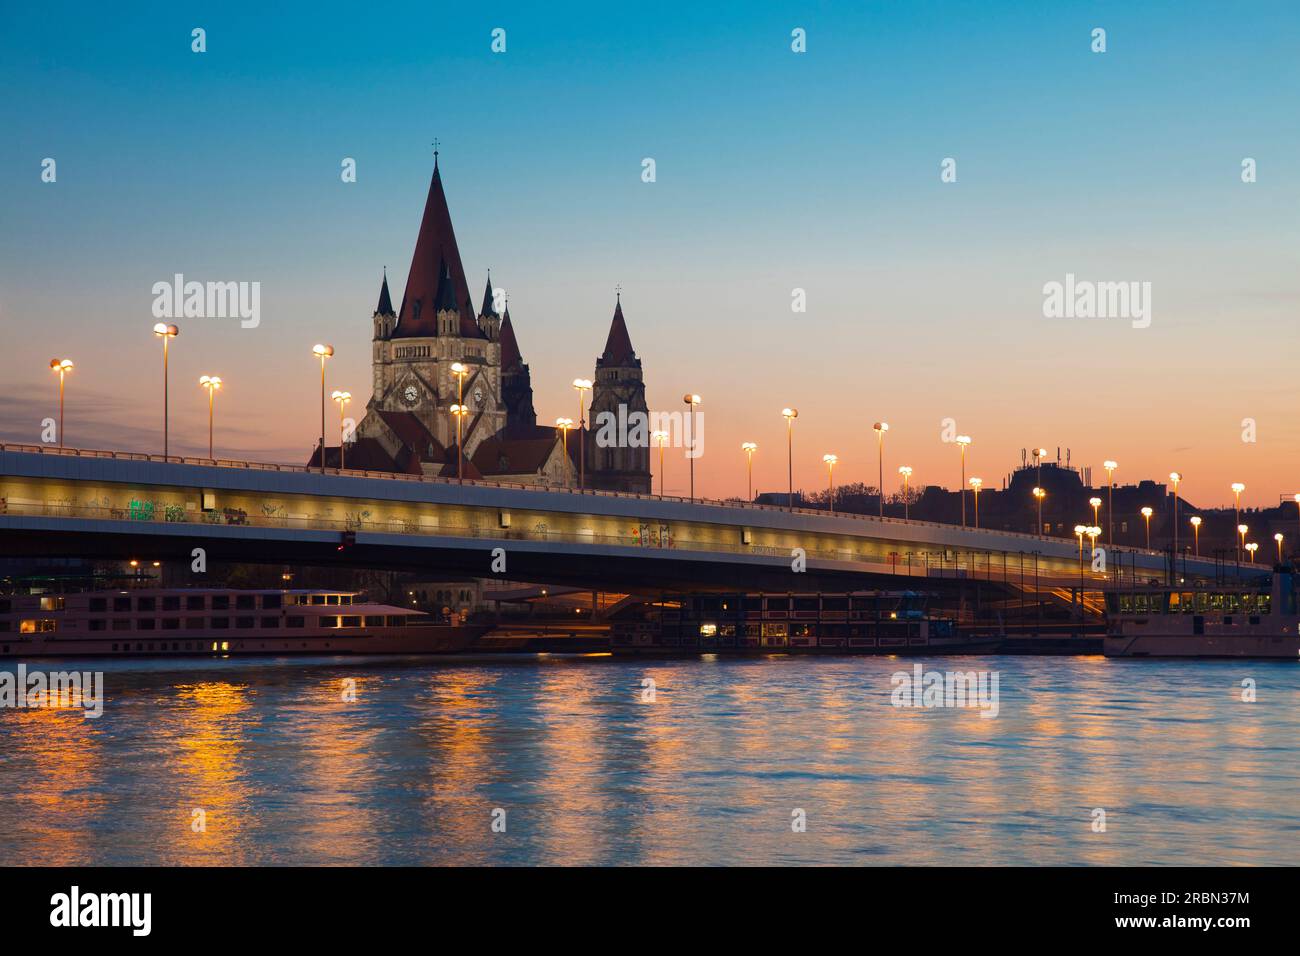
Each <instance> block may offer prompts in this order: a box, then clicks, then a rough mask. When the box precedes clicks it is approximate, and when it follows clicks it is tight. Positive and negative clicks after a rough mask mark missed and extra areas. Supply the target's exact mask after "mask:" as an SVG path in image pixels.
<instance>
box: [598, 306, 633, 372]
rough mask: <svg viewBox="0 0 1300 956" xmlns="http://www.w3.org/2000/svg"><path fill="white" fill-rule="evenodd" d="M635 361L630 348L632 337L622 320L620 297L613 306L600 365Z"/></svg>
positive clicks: (618, 364) (626, 363) (624, 363)
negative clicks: (612, 317)
mask: <svg viewBox="0 0 1300 956" xmlns="http://www.w3.org/2000/svg"><path fill="white" fill-rule="evenodd" d="M636 361H637V357H636V352H635V351H634V350H633V348H632V337H631V336H630V335H628V334H627V323H626V322H625V321H623V302H622V300H621V299H620V300H619V302H618V303H617V304H616V305H615V306H614V321H613V322H611V323H610V324H609V338H608V339H606V340H605V352H604V354H603V355H601V357H600V364H601V365H614V366H623V365H632V364H634V363H635V362H636Z"/></svg>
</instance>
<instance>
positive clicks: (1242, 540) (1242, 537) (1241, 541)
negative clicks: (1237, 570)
mask: <svg viewBox="0 0 1300 956" xmlns="http://www.w3.org/2000/svg"><path fill="white" fill-rule="evenodd" d="M1249 530H1250V528H1249V527H1247V526H1246V525H1244V524H1239V525H1237V563H1238V564H1241V549H1242V548H1244V547H1245V546H1246V532H1247V531H1249Z"/></svg>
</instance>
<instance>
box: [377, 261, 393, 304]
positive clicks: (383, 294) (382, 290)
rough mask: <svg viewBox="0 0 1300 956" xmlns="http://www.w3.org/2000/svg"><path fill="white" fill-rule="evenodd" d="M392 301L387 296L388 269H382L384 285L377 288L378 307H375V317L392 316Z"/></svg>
mask: <svg viewBox="0 0 1300 956" xmlns="http://www.w3.org/2000/svg"><path fill="white" fill-rule="evenodd" d="M393 314H394V313H393V299H392V297H391V296H390V295H389V294H388V267H387V266H385V267H384V284H383V285H381V286H380V287H379V305H377V306H375V315H393Z"/></svg>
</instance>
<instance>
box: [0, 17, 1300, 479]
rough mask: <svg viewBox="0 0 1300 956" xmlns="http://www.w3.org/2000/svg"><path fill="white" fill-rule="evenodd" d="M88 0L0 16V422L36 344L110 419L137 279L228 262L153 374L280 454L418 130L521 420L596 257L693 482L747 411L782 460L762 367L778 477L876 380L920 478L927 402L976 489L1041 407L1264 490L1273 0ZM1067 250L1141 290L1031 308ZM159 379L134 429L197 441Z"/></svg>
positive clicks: (397, 196)
mask: <svg viewBox="0 0 1300 956" xmlns="http://www.w3.org/2000/svg"><path fill="white" fill-rule="evenodd" d="M120 6H121V5H119V7H120ZM119 7H103V6H100V5H90V4H59V3H53V4H45V5H41V6H39V7H38V6H24V7H19V6H18V5H16V4H13V3H10V4H7V5H6V6H5V8H4V10H3V13H2V14H0V82H2V84H3V88H4V90H5V96H4V97H3V98H2V99H0V119H3V125H4V129H5V130H6V132H7V135H6V136H5V137H4V138H3V140H2V141H0V216H3V223H4V225H3V228H2V229H0V321H2V322H3V328H4V330H5V338H6V341H7V343H8V344H7V347H6V350H5V351H6V354H5V355H4V356H0V375H2V376H3V377H2V378H0V381H4V382H6V383H7V384H5V385H3V386H0V393H3V394H0V397H3V398H4V401H5V407H6V408H8V409H9V410H10V411H9V412H8V413H5V414H4V415H3V416H0V435H3V436H4V437H7V438H9V439H13V440H27V441H31V440H35V436H36V432H37V429H38V427H39V418H40V417H41V416H43V415H44V414H46V413H47V412H48V407H47V406H48V405H49V389H50V382H49V375H48V372H47V370H45V368H44V365H45V364H46V363H47V362H48V359H49V357H50V356H51V355H55V354H60V355H62V354H68V355H71V356H72V357H74V358H75V359H77V360H78V366H79V367H78V370H77V372H76V373H75V374H76V377H75V379H74V380H73V381H72V382H71V383H70V391H69V405H68V409H69V424H68V438H69V440H70V441H71V442H73V443H75V444H83V445H95V444H110V443H111V444H126V445H136V446H139V447H142V448H148V447H149V445H150V444H151V443H153V442H154V437H153V436H154V434H155V433H156V431H157V427H156V423H155V422H154V418H155V417H156V416H154V415H153V414H152V413H153V408H154V406H156V395H155V393H156V392H157V388H155V387H154V386H155V384H156V383H155V381H154V380H155V379H156V377H157V373H156V370H155V368H154V366H155V364H156V356H155V355H154V348H155V345H156V343H155V342H154V341H153V339H152V336H150V335H149V334H148V328H149V326H150V325H151V324H152V321H153V319H152V317H151V316H150V315H149V305H150V303H151V301H152V295H151V293H150V287H151V285H152V284H153V283H154V282H156V281H159V280H160V279H167V278H169V277H170V276H171V275H172V274H173V273H175V272H183V273H185V274H186V275H187V276H189V277H192V278H199V279H234V280H258V281H261V283H262V309H263V323H262V326H261V327H260V328H259V329H257V330H240V329H239V328H238V326H237V324H235V323H230V322H225V323H223V322H221V321H220V320H197V321H191V322H190V323H189V324H188V325H187V326H186V328H185V329H184V335H183V337H182V339H181V340H179V342H178V343H177V344H178V348H177V355H176V358H177V366H176V367H175V370H176V374H177V376H178V378H177V381H185V383H186V385H187V386H188V384H189V379H191V378H197V375H198V374H200V373H202V372H210V371H211V372H219V373H220V374H222V376H223V378H225V379H226V380H227V382H228V383H229V384H230V388H229V390H228V393H227V394H226V395H223V396H222V398H223V399H224V404H223V407H222V410H221V414H222V415H224V416H226V417H225V418H219V420H218V421H219V430H220V429H221V426H222V423H223V422H224V423H225V427H226V432H225V437H226V444H227V446H228V449H229V451H230V452H231V453H232V454H235V453H238V454H247V455H249V456H253V457H280V458H287V459H289V460H301V459H303V458H305V456H306V453H307V450H309V449H310V446H311V443H312V435H313V434H314V428H315V426H314V422H315V416H316V415H317V414H318V412H317V411H316V405H315V404H314V398H313V390H312V381H313V379H312V368H313V366H312V364H311V360H310V356H309V355H308V354H307V349H308V348H309V347H310V344H311V343H312V342H314V341H317V340H321V339H324V340H327V341H331V342H333V344H334V345H335V347H336V349H337V350H338V353H339V354H338V359H337V361H336V362H335V364H334V366H333V367H332V369H331V374H332V375H333V376H334V377H335V380H336V381H337V382H338V383H339V384H340V385H341V386H344V387H349V388H350V389H351V390H352V391H353V392H354V393H357V394H359V395H361V396H365V395H368V382H369V368H368V363H369V315H370V312H371V310H372V309H373V307H374V301H375V297H376V294H377V290H378V284H379V278H380V271H381V268H382V267H383V266H384V265H385V264H386V265H387V266H388V267H389V275H390V279H391V281H392V284H393V292H394V297H395V298H396V297H400V295H401V289H402V286H403V284H404V281H405V275H406V270H407V268H408V266H409V262H410V255H411V250H412V246H413V243H414V239H415V232H416V228H417V225H418V222H419V216H420V212H421V206H422V203H423V199H424V195H425V192H426V190H427V187H428V177H429V173H430V168H431V145H430V144H431V143H432V141H433V139H434V137H437V138H438V139H439V140H440V141H441V144H442V153H441V161H442V167H443V173H444V179H445V183H446V188H447V193H448V199H449V201H450V204H451V211H452V215H453V218H454V221H455V225H456V230H457V237H458V239H459V242H460V247H461V252H462V256H463V258H464V262H465V267H466V270H467V272H468V274H469V279H470V285H471V287H472V288H473V289H474V290H475V292H476V294H477V292H478V290H479V289H481V287H482V285H483V281H484V278H485V275H486V270H487V268H488V267H491V268H492V269H493V276H494V279H495V280H496V283H497V284H498V285H501V286H504V287H505V288H506V289H507V290H509V292H510V296H511V300H510V301H511V312H512V315H513V316H514V317H515V320H516V327H517V331H518V335H519V339H520V344H521V347H522V349H523V352H524V357H525V359H526V360H527V361H529V362H530V364H531V365H532V369H533V378H534V389H535V392H536V398H537V406H538V413H539V416H540V417H541V418H542V419H543V420H549V418H553V417H554V416H555V415H557V414H567V413H568V412H569V411H570V409H569V408H568V406H569V404H570V401H571V394H570V393H571V390H570V389H568V388H567V384H566V383H567V382H568V381H569V380H571V379H572V378H573V377H574V376H575V375H590V371H591V366H592V363H593V360H594V357H595V355H596V354H597V353H598V352H599V350H600V348H601V346H602V345H603V343H604V337H605V333H606V331H607V328H608V322H609V316H610V312H611V310H612V305H613V302H612V299H613V288H614V286H615V284H618V283H621V284H622V286H623V289H624V304H625V310H626V313H627V318H628V323H629V327H630V329H631V333H632V338H633V342H634V344H635V345H636V347H637V349H638V351H639V352H640V354H641V355H642V358H643V360H644V362H645V367H646V376H647V380H648V382H649V385H650V398H651V404H652V406H655V407H674V406H675V403H676V402H677V400H678V399H679V397H680V395H681V394H682V393H683V392H684V391H687V390H691V391H696V392H699V393H701V394H703V395H704V397H705V406H704V409H705V411H706V414H708V415H709V419H708V429H709V431H708V433H707V436H706V439H707V440H708V441H710V442H713V443H714V444H713V445H712V446H711V447H709V448H708V451H707V454H708V455H709V457H710V458H712V459H713V460H712V461H711V462H709V463H708V467H704V468H702V469H701V470H702V472H703V475H702V476H701V481H702V484H703V486H704V488H705V489H706V491H707V492H709V493H727V492H734V491H735V490H736V488H735V485H736V482H738V481H742V480H743V459H741V457H740V455H739V453H738V452H734V453H733V447H732V446H738V444H739V442H740V441H741V440H746V439H754V440H758V441H759V442H760V445H761V446H762V445H763V444H764V443H766V445H767V446H770V447H771V448H772V449H773V454H772V455H763V454H762V453H761V452H760V456H759V458H757V459H756V462H755V465H756V477H757V483H758V485H759V487H760V489H762V488H767V487H775V486H779V485H781V484H782V483H783V477H784V475H783V472H784V469H783V462H782V461H780V460H778V458H779V456H777V455H776V454H775V452H776V450H777V449H778V446H779V443H780V439H781V427H782V423H781V420H780V418H779V415H778V414H777V412H778V411H779V409H780V407H781V406H782V405H783V404H788V403H791V402H794V403H796V404H799V405H800V407H801V411H802V415H801V420H800V427H801V439H802V440H803V441H804V442H805V443H806V446H805V447H806V451H807V460H806V461H803V462H800V463H799V464H798V466H797V468H798V471H799V473H800V476H801V478H802V479H803V480H804V482H805V483H807V484H812V485H814V486H815V485H817V484H818V483H819V481H820V472H819V469H820V458H821V454H822V453H823V452H828V451H834V452H836V453H837V454H838V455H839V456H840V459H841V462H842V465H841V469H842V470H841V471H840V473H839V474H837V480H844V481H851V480H856V479H864V480H865V479H870V478H872V477H873V476H874V471H875V468H874V466H875V459H874V445H873V444H872V434H871V432H870V423H871V422H872V421H873V420H875V419H877V418H882V417H883V418H887V419H889V420H890V421H891V423H893V425H894V431H893V432H891V441H893V442H896V443H897V444H898V447H897V448H896V449H895V451H896V453H897V455H898V456H901V457H900V458H899V459H898V460H902V459H903V458H906V459H907V460H908V461H909V462H911V463H912V464H913V465H914V467H916V469H917V475H918V477H920V476H922V475H924V476H925V479H926V480H927V481H934V482H936V483H943V484H953V483H954V482H953V481H952V480H951V479H952V476H951V475H949V474H948V471H951V470H952V469H951V468H950V467H949V466H950V464H951V462H950V461H949V459H950V458H951V455H950V454H949V452H950V451H951V449H949V448H947V447H944V446H942V445H940V444H939V443H938V441H937V434H938V420H939V419H940V418H942V417H948V416H951V417H954V418H956V419H957V420H958V422H959V424H960V426H961V428H962V429H963V430H966V431H969V432H971V433H972V434H973V435H974V436H975V437H976V446H974V447H973V449H972V452H973V454H979V455H982V456H983V457H980V458H977V459H976V461H977V463H978V465H977V468H979V469H980V470H983V471H984V473H985V475H986V482H988V483H990V484H996V482H997V480H998V478H1000V477H1001V475H1002V474H1004V473H1005V472H1006V471H1007V470H1009V469H1010V467H1012V464H1013V463H1014V461H1016V460H1018V458H1019V449H1020V448H1022V447H1025V446H1028V445H1033V444H1037V443H1042V444H1044V445H1047V446H1049V447H1055V446H1056V445H1062V446H1070V447H1072V448H1074V450H1075V455H1076V458H1077V459H1080V460H1085V461H1087V462H1090V463H1094V464H1097V465H1099V463H1100V460H1101V459H1102V458H1104V457H1116V458H1120V459H1123V460H1125V461H1131V462H1132V463H1133V464H1132V466H1131V468H1132V470H1131V471H1129V474H1128V477H1130V478H1136V477H1137V475H1138V474H1143V475H1151V476H1154V475H1161V474H1165V473H1167V472H1168V471H1169V470H1170V469H1171V468H1174V467H1177V468H1179V470H1181V471H1183V472H1184V473H1186V474H1188V475H1189V478H1188V484H1187V490H1188V494H1189V495H1190V496H1192V497H1193V498H1196V497H1198V496H1197V495H1196V494H1195V492H1196V490H1197V487H1198V485H1201V484H1202V482H1203V486H1202V487H1203V490H1202V492H1201V495H1200V496H1199V497H1201V498H1202V499H1204V500H1205V501H1206V503H1207V504H1209V503H1215V502H1216V501H1220V500H1221V499H1222V500H1226V499H1227V497H1228V493H1227V492H1226V482H1227V481H1230V480H1245V481H1246V482H1247V485H1248V486H1249V487H1250V488H1251V489H1252V490H1251V492H1250V494H1252V495H1253V494H1256V493H1258V494H1259V495H1260V498H1259V501H1260V503H1264V502H1265V501H1268V500H1272V501H1276V495H1277V494H1278V493H1281V492H1284V491H1295V490H1300V479H1293V478H1291V477H1290V476H1293V475H1297V474H1300V424H1297V423H1296V422H1295V420H1294V416H1293V415H1288V414H1285V411H1286V409H1288V408H1291V407H1293V406H1294V398H1295V384H1294V383H1295V379H1296V372H1295V369H1296V367H1297V359H1300V355H1297V351H1298V350H1297V347H1296V335H1295V330H1296V313H1297V306H1298V305H1300V280H1297V274H1298V270H1297V269H1296V265H1297V261H1296V260H1297V253H1296V250H1297V239H1298V238H1300V237H1298V236H1297V226H1296V223H1297V216H1296V212H1297V200H1300V148H1298V147H1300V143H1298V142H1297V139H1298V137H1297V124H1296V119H1295V118H1296V116H1297V115H1300V109H1297V107H1298V106H1300V103H1298V102H1297V100H1298V99H1300V93H1298V92H1297V91H1298V90H1300V56H1297V52H1296V51H1297V50H1300V7H1298V6H1297V5H1295V4H1289V3H1261V4H1249V5H1240V6H1238V5H1227V4H1206V3H1194V2H1184V3H1146V4H1141V5H1134V4H1130V3H1075V4H1071V3H1051V4H1044V3H1039V2H1024V3H938V2H930V3H924V2H916V3H905V2H890V3H866V4H861V3H859V4H765V3H752V4H733V5H723V6H708V7H705V6H703V5H693V6H689V7H686V8H684V9H670V8H661V7H656V6H652V5H646V6H635V7H631V6H629V7H623V8H619V9H609V8H608V7H606V6H605V5H595V4H593V5H563V4H561V5H546V6H536V5H500V4H494V5H486V6H483V7H477V6H476V5H451V4H445V5H437V4H427V3H422V4H391V5H385V4H363V5H354V4H330V3H323V4H313V5H307V4H277V5H275V8H274V9H265V8H263V7H262V6H261V5H253V4H235V5H231V4H201V3H200V4H170V5H169V4H131V5H129V9H123V8H119ZM196 26H201V27H203V28H205V29H206V31H207V43H208V52H206V53H204V54H195V53H192V52H191V50H190V31H191V29H192V28H194V27H196ZM1097 26H1100V27H1104V28H1105V29H1106V30H1107V45H1108V50H1107V52H1106V53H1105V54H1094V53H1092V52H1091V51H1090V48H1089V44H1090V31H1091V30H1092V29H1093V28H1094V27H1097ZM496 27H501V28H504V29H505V30H506V36H507V52H506V53H505V54H493V53H492V52H491V50H490V42H491V31H492V30H493V29H494V28H496ZM795 27H802V28H804V29H806V31H807V36H808V41H807V42H808V52H807V53H805V54H801V55H800V54H794V53H792V52H791V50H790V31H791V30H792V29H793V28H795ZM47 156H48V157H54V158H55V159H56V160H57V162H58V182H57V183H55V184H46V183H42V182H41V181H40V162H41V159H42V158H44V157H47ZM949 156H951V157H955V158H956V160H957V164H958V181H957V182H956V183H953V184H941V183H940V182H939V176H938V174H939V163H940V161H941V160H942V159H943V158H944V157H949ZM1247 156H1249V157H1253V158H1255V159H1256V160H1257V162H1258V164H1259V167H1258V168H1259V181H1258V182H1256V183H1254V184H1250V185H1246V184H1243V183H1242V182H1241V181H1240V175H1239V171H1240V163H1241V160H1242V158H1243V157H1247ZM344 157H353V158H355V159H356V161H357V165H358V181H357V182H356V183H354V184H344V183H342V182H341V181H340V177H339V169H340V166H339V164H340V161H341V160H342V159H343V158H344ZM644 157H653V158H654V159H655V161H656V164H657V182H655V183H653V184H647V183H643V182H642V181H641V178H640V172H641V161H642V159H643V158H644ZM1066 272H1074V273H1076V274H1078V275H1080V276H1087V277H1092V278H1097V279H1113V280H1130V279H1133V280H1145V281H1151V282H1152V283H1153V286H1154V300H1155V315H1154V321H1153V324H1152V327H1151V328H1150V329H1146V330H1140V331H1139V330H1133V329H1131V328H1130V327H1129V326H1128V324H1127V323H1125V322H1116V321H1104V320H1102V321H1093V322H1091V323H1087V322H1084V323H1080V322H1072V323H1059V322H1058V323H1051V322H1048V321H1047V320H1045V319H1043V317H1042V315H1041V288H1042V285H1043V283H1045V282H1048V281H1052V280H1059V279H1062V278H1063V277H1064V275H1065V273H1066ZM796 287H799V288H804V289H806V290H807V295H808V302H809V309H808V312H807V313H806V314H792V313H791V310H790V299H791V290H792V289H793V288H796ZM92 343H93V345H92ZM182 376H183V378H182ZM178 388H179V386H178ZM33 390H35V391H33ZM194 392H195V394H194V395H192V396H189V395H188V393H187V392H185V391H181V392H178V393H176V395H175V396H174V399H173V401H174V403H176V404H174V405H173V415H174V421H175V422H176V423H177V424H176V425H175V426H174V427H175V428H176V429H177V432H174V434H175V435H176V437H175V438H174V441H176V442H177V443H178V444H179V445H180V447H182V448H193V449H195V450H197V449H198V448H199V447H201V446H202V445H203V444H204V441H205V438H206V435H205V429H204V427H203V426H204V424H205V422H204V414H205V410H206V406H205V405H203V403H202V401H201V397H200V394H199V392H198V389H197V387H195V388H194ZM33 396H35V398H33ZM1171 396H1177V400H1173V399H1172V398H1171ZM187 398H188V399H192V401H190V402H189V403H188V405H187V404H185V402H186V400H187ZM191 406H192V407H191ZM768 406H771V407H770V409H769V407H768ZM1246 416H1250V417H1254V418H1256V419H1257V420H1258V421H1259V423H1260V424H1259V428H1260V438H1259V442H1258V444H1256V445H1252V446H1246V445H1243V443H1242V442H1241V441H1240V437H1239V433H1240V427H1239V423H1240V420H1241V419H1242V418H1243V417H1246ZM78 427H80V428H82V433H81V435H80V436H78V434H77V428H78ZM87 430H89V431H91V434H90V435H87V434H86V431H87ZM814 452H815V454H814ZM733 458H734V459H735V460H734V461H733V460H732V459H733ZM1094 460H1095V461H1094ZM678 470H679V471H680V474H677V473H676V472H674V471H671V470H670V476H669V487H670V490H671V488H672V486H673V485H674V484H683V483H684V476H685V463H684V462H683V463H681V467H680V469H678ZM678 479H681V480H678ZM1194 479H1195V480H1194ZM1292 485H1296V486H1297V487H1295V488H1293V487H1291V486H1292ZM1221 486H1222V487H1221ZM1255 489H1258V492H1256V491H1255Z"/></svg>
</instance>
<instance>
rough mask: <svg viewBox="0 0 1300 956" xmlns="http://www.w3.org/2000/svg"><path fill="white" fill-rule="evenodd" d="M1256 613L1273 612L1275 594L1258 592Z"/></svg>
mask: <svg viewBox="0 0 1300 956" xmlns="http://www.w3.org/2000/svg"><path fill="white" fill-rule="evenodd" d="M1255 613H1257V614H1272V613H1273V595H1271V594H1257V595H1255Z"/></svg>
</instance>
